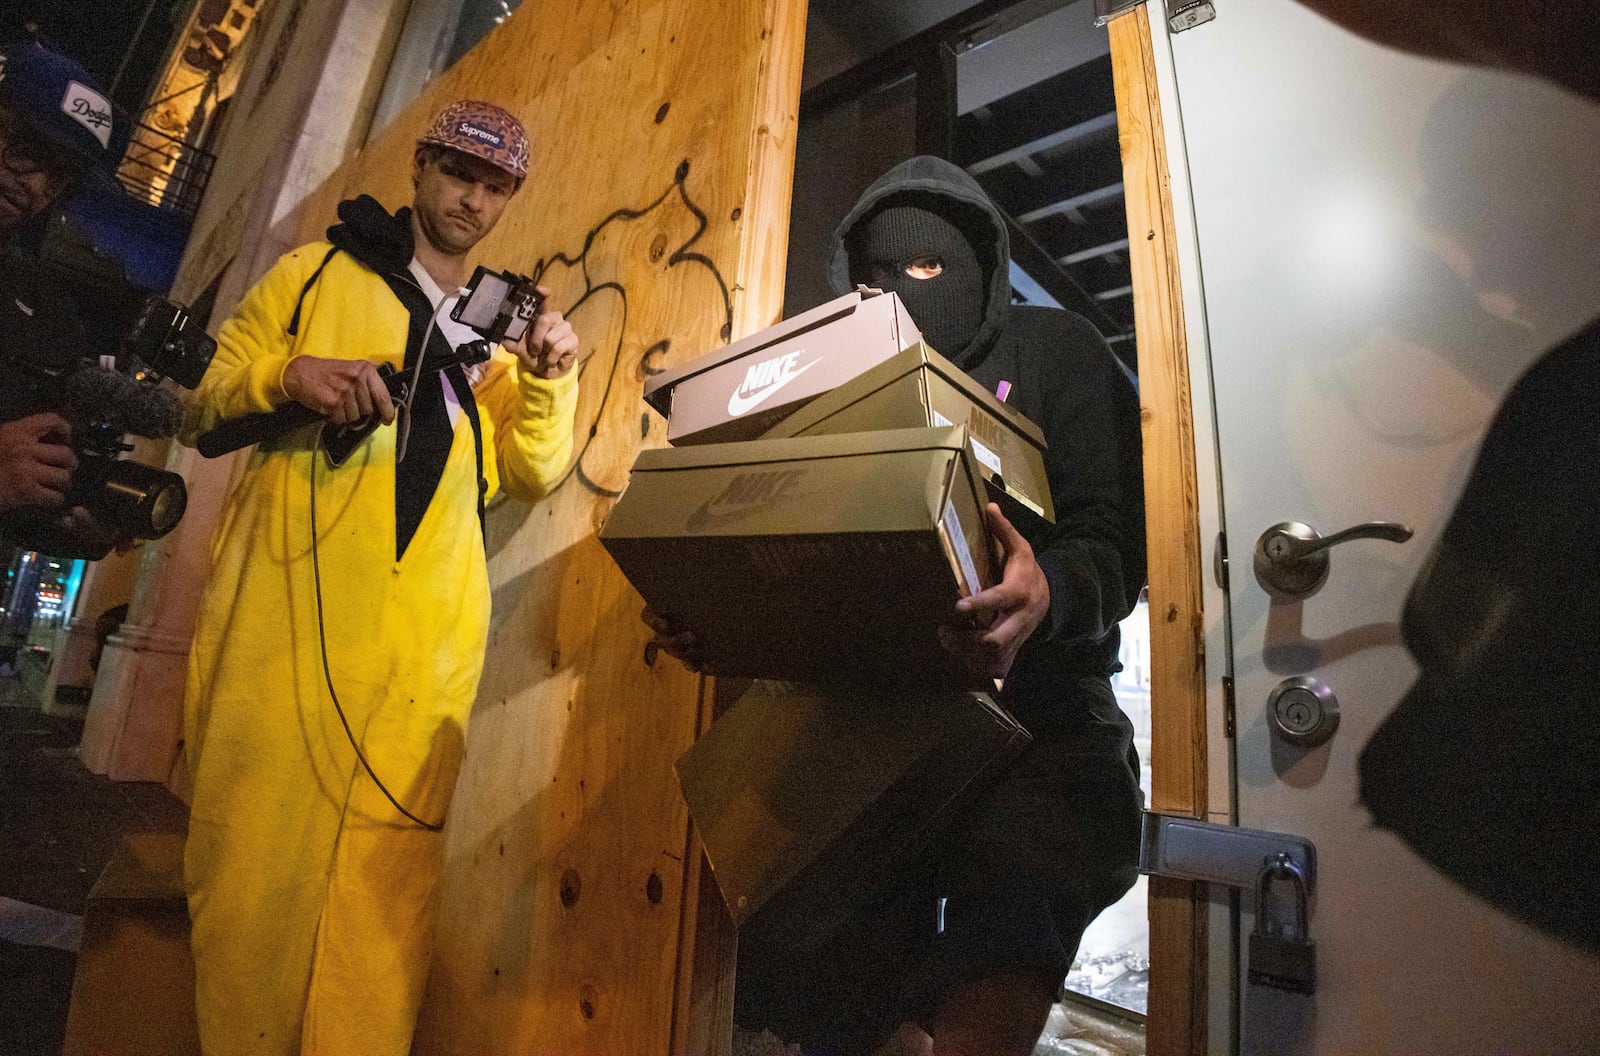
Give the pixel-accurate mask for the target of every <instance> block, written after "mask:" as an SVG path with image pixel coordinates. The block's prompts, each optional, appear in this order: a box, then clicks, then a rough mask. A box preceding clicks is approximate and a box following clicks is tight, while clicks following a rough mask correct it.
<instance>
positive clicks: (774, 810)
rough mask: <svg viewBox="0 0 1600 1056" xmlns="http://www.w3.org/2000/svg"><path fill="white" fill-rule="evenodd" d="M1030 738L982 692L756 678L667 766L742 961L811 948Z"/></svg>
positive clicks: (833, 930) (994, 776)
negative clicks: (873, 689)
mask: <svg viewBox="0 0 1600 1056" xmlns="http://www.w3.org/2000/svg"><path fill="white" fill-rule="evenodd" d="M1030 740H1031V738H1030V737H1029V735H1028V732H1027V730H1025V729H1023V728H1022V726H1021V725H1019V724H1018V723H1017V721H1016V719H1014V718H1012V717H1011V715H1010V714H1009V713H1008V712H1006V711H1005V709H1003V708H1001V707H1000V706H999V705H997V704H995V703H994V701H993V700H992V699H991V698H990V697H989V696H988V695H987V694H985V693H978V692H933V693H924V694H918V695H909V696H908V695H905V694H895V695H893V696H888V697H877V696H872V695H865V694H859V693H850V692H834V691H825V690H822V689H817V688H813V687H808V686H799V685H793V684H786V683H773V682H757V683H755V684H754V685H753V686H752V687H751V689H750V691H749V692H747V693H746V694H745V695H744V696H743V697H741V698H739V700H738V701H737V702H735V704H734V705H733V707H732V708H730V709H729V710H728V711H727V713H726V714H724V715H723V716H722V717H721V718H719V719H717V720H716V722H715V723H713V724H712V726H711V728H710V729H709V730H708V731H707V732H706V733H705V735H704V736H702V737H701V738H700V739H699V740H698V741H696V742H695V743H694V744H693V745H692V746H691V747H690V748H689V750H688V751H687V752H685V753H684V755H683V757H682V758H680V759H679V760H678V764H677V770H678V783H679V785H680V786H681V787H682V789H683V797H684V801H685V802H686V803H687V804H688V806H689V815H690V817H691V818H693V819H694V823H695V827H696V829H697V831H698V832H699V833H700V839H701V842H702V843H703V844H704V846H705V851H706V858H707V860H708V861H709V862H710V863H711V870H712V874H713V875H714V876H715V877H716V879H717V884H718V886H719V887H720V888H721V891H722V894H723V898H724V900H725V901H726V902H727V905H728V911H729V913H730V915H731V916H732V917H733V920H734V923H736V924H738V925H739V926H740V935H739V946H740V955H741V958H743V957H744V956H745V954H746V953H747V952H749V953H757V954H759V952H760V951H762V950H764V949H767V950H772V951H774V952H781V953H782V954H783V956H784V957H785V958H787V957H790V956H801V955H803V954H805V952H806V950H807V948H808V947H817V946H822V945H824V944H825V943H826V942H827V940H828V938H829V937H830V936H832V935H833V934H835V933H836V932H837V929H838V928H839V927H840V926H842V925H844V924H845V923H846V921H847V920H848V918H849V917H850V916H851V915H852V914H854V913H856V912H859V911H860V910H861V909H862V908H863V907H864V906H865V905H866V904H867V903H869V902H870V901H871V900H872V899H874V898H875V897H878V896H879V895H881V894H882V893H883V891H884V890H885V887H886V885H887V884H889V883H890V882H891V879H892V877H893V873H894V872H895V870H896V869H897V868H898V867H901V866H905V865H907V864H909V862H910V860H911V859H912V858H913V857H914V856H915V855H916V854H917V852H918V851H920V850H921V849H922V848H923V847H925V846H927V844H928V841H929V840H930V839H932V838H934V837H935V836H936V835H937V833H938V831H939V829H940V826H941V825H942V824H943V823H945V822H946V821H947V820H948V819H949V817H950V815H951V814H952V812H954V811H955V810H957V809H958V808H960V807H961V806H963V805H964V804H966V803H970V802H972V801H973V800H974V799H975V798H976V797H977V796H980V795H981V794H982V793H983V792H984V791H985V790H986V789H987V788H989V787H990V786H991V785H992V784H993V783H994V781H995V780H996V779H997V778H998V777H999V776H1000V775H1001V773H1003V771H1004V769H1005V767H1006V765H1007V764H1008V763H1009V762H1010V761H1011V760H1013V759H1014V758H1016V757H1017V755H1019V754H1020V753H1021V752H1022V750H1023V749H1024V748H1025V747H1027V745H1028V742H1029V741H1030Z"/></svg>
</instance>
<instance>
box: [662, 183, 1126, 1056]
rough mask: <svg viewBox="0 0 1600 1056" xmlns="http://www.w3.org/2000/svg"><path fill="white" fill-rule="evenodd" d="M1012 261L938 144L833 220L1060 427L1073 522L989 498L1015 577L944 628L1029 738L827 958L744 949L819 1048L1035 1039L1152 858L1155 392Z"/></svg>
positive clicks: (866, 261) (989, 380)
mask: <svg viewBox="0 0 1600 1056" xmlns="http://www.w3.org/2000/svg"><path fill="white" fill-rule="evenodd" d="M1009 264H1010V248H1009V239H1008V237H1007V234H1006V228H1005V224H1004V221H1003V220H1002V218H1001V216H1000V214H999V212H998V211H997V210H996V209H995V207H994V205H993V204H992V203H991V202H990V201H989V198H988V196H987V195H985V194H984V192H983V190H982V188H980V187H979V186H978V184H977V183H976V182H975V181H974V180H973V179H972V178H971V177H969V176H968V175H967V174H966V173H965V172H963V171H961V170H960V169H958V168H957V167H955V166H954V165H951V164H949V163H948V162H945V161H941V160H940V159H938V158H932V157H919V158H913V159H911V160H910V161H907V162H904V163H903V164H901V165H899V166H897V167H895V168H894V169H892V170H890V171H889V172H888V173H886V174H885V175H884V176H883V177H882V178H880V179H879V180H878V182H877V183H875V184H873V185H872V187H871V188H869V189H868V190H867V192H866V194H865V195H863V196H862V198H861V200H860V201H859V202H858V203H857V204H856V206H855V208H854V209H852V210H851V211H850V213H849V214H848V215H847V216H846V217H845V219H844V221H843V222H842V223H841V224H840V226H839V229H838V231H837V232H836V235H835V246H834V251H833V254H832V259H831V261H830V263H829V277H830V280H831V282H832V284H833V286H834V288H835V289H837V290H838V291H840V292H846V291H848V290H850V289H852V288H853V287H854V286H855V285H857V284H866V285H871V286H876V287H879V288H881V289H885V290H892V291H893V292H895V293H897V294H898V295H899V296H900V299H901V300H902V301H903V302H904V303H905V305H906V307H907V309H908V310H909V311H910V313H911V317H912V319H913V321H915V322H916V324H917V327H918V328H919V329H920V330H921V331H922V335H923V338H924V340H925V341H926V342H927V343H928V344H929V345H930V346H931V347H933V348H934V349H935V350H936V351H937V352H939V353H940V354H941V355H943V356H945V357H946V358H948V359H950V360H953V361H954V362H955V363H956V364H957V365H958V366H960V367H961V368H962V369H963V370H965V371H966V372H967V373H968V374H969V375H970V376H971V377H972V378H973V379H975V380H977V381H978V382H980V383H982V384H983V385H985V386H987V387H988V388H989V389H990V390H991V391H995V390H996V389H998V388H1000V387H1002V386H1004V387H1005V388H1007V389H1009V399H1008V402H1009V403H1010V404H1011V405H1012V406H1014V407H1016V408H1017V409H1018V410H1019V411H1021V412H1022V413H1023V414H1024V415H1026V416H1027V417H1028V418H1030V419H1032V420H1033V421H1034V422H1036V423H1037V424H1038V425H1039V426H1040V428H1041V429H1043V431H1044V434H1045V437H1046V440H1047V441H1048V444H1049V450H1048V452H1047V453H1046V466H1047V470H1048V475H1049V482H1050V490H1051V495H1052V499H1053V502H1054V505H1055V510H1056V522H1055V524H1054V525H1049V524H1046V523H1045V522H1043V521H1042V520H1041V521H1039V522H1037V524H1036V525H1034V526H1032V527H1028V528H1026V530H1025V532H1019V530H1018V529H1017V528H1015V527H1013V526H1012V525H1011V524H1010V523H1009V522H1008V521H1007V520H1006V519H1005V517H1004V516H1003V515H1002V514H1001V513H1000V510H999V508H998V507H996V506H992V505H991V506H990V507H989V510H988V515H989V517H990V522H991V526H992V528H993V530H994V534H995V537H996V538H997V539H998V540H999V542H1000V543H1001V544H1002V545H1003V547H1004V549H1005V553H1006V556H1005V561H1004V564H1003V577H1002V581H1001V582H1000V583H999V584H998V585H996V586H994V587H991V588H990V589H988V590H985V591H983V592H981V593H979V594H976V595H973V596H972V597H970V598H966V599H963V600H962V601H961V602H960V603H958V604H957V606H956V609H957V611H954V612H952V613H951V614H950V617H951V618H950V621H949V624H948V626H947V627H945V628H944V629H943V639H944V644H945V646H946V647H947V648H949V649H950V650H952V651H953V652H955V653H957V654H959V655H961V656H963V657H965V658H966V659H967V660H968V661H969V662H970V663H971V664H972V665H973V666H974V667H975V668H977V669H978V670H980V671H982V672H983V673H984V674H986V675H990V676H993V677H995V678H1003V679H1004V689H1003V691H1002V693H1001V695H1000V700H1001V701H1002V703H1004V704H1005V705H1006V706H1007V707H1008V708H1010V710H1011V711H1012V712H1013V713H1014V714H1015V715H1016V717H1017V718H1018V719H1019V720H1021V722H1022V723H1023V724H1024V725H1025V726H1026V727H1027V728H1028V730H1029V731H1030V732H1031V733H1032V734H1033V738H1034V741H1033V744H1032V745H1031V746H1030V747H1029V749H1028V750H1027V752H1026V753H1025V754H1024V755H1023V756H1022V757H1021V758H1020V759H1018V760H1017V761H1016V762H1015V763H1014V764H1013V765H1012V768H1011V769H1010V771H1009V772H1008V773H1007V775H1006V776H1005V777H1003V778H1002V779H1001V781H1000V782H999V784H998V785H997V786H996V787H995V788H994V789H993V790H992V791H991V792H990V793H989V794H987V795H985V796H984V797H983V798H981V799H980V800H979V801H977V802H975V803H973V804H972V805H971V806H970V808H969V809H967V810H965V811H963V813H962V815H961V817H960V818H959V819H958V820H957V821H956V822H955V823H954V824H953V825H952V826H951V828H950V829H948V830H946V831H944V832H943V833H942V834H941V835H940V837H939V838H938V839H937V841H936V844H935V846H934V847H932V848H931V849H930V851H929V852H927V853H926V854H924V855H923V856H922V857H920V858H919V859H918V860H916V861H913V862H908V863H906V867H905V869H904V870H903V871H902V872H901V874H900V880H899V883H898V885H897V887H896V889H895V890H893V891H890V892H886V893H884V895H883V897H882V898H881V899H879V900H878V901H877V902H876V903H875V904H874V906H873V908H872V910H871V911H870V912H869V913H866V914H863V917H862V919H861V920H859V921H858V922H857V923H858V926H856V927H849V928H845V929H843V933H842V934H841V937H840V938H839V939H838V940H836V945H837V948H836V949H835V950H833V951H832V952H831V954H830V955H829V956H827V957H825V958H822V959H820V960H819V962H818V963H817V964H815V965H794V964H781V965H774V964H767V963H763V964H759V965H753V964H749V963H747V962H746V961H745V960H741V963H740V966H739V968H740V972H739V987H738V991H737V994H738V997H737V1001H738V1008H737V1010H736V1017H737V1018H738V1020H739V1022H740V1024H741V1025H742V1026H744V1027H747V1028H749V1029H752V1030H758V1029H761V1028H770V1029H771V1030H772V1031H773V1032H774V1033H776V1034H778V1035H780V1036H782V1037H784V1038H786V1039H789V1040H791V1041H800V1042H802V1043H804V1044H805V1046H806V1051H807V1052H808V1054H809V1053H812V1052H818V1053H830V1054H843V1056H851V1054H855V1053H868V1052H874V1051H877V1052H882V1053H908V1054H909V1053H932V1052H935V1051H937V1052H938V1053H940V1054H941V1056H944V1054H947V1053H948V1054H965V1053H972V1054H980V1053H981V1054H983V1056H1001V1054H1006V1053H1018V1054H1026V1053H1031V1052H1032V1051H1033V1047H1034V1044H1035V1042H1036V1041H1037V1039H1038V1037H1039V1034H1040V1032H1041V1031H1042V1029H1043V1027H1044V1022H1045V1018H1046V1016H1047V1015H1048V1014H1049V1011H1050V1006H1051V1004H1052V1002H1053V1000H1054V998H1055V995H1056V994H1057V992H1058V991H1059V989H1060V986H1061V983H1062V981H1063V979H1064V978H1065V976H1066V974H1067V971H1068V970H1069V969H1070V967H1071V965H1072V959H1073V956H1074V954H1075V953H1076V951H1077V948H1078V941H1079V939H1080V938H1081V937H1082V934H1083V930H1084V928H1085V927H1086V926H1087V925H1088V923H1089V922H1090V921H1091V920H1092V919H1094V917H1095V916H1096V915H1097V914H1098V913H1099V912H1100V911H1101V910H1102V909H1104V908H1105V907H1106V906H1108V905H1110V904H1111V903H1112V902H1114V901H1116V899H1117V898H1119V897H1120V896H1121V895H1122V894H1123V893H1124V892H1125V891H1127V890H1128V888H1129V887H1130V886H1131V885H1132V883H1133V880H1134V878H1135V876H1136V874H1137V861H1138V843H1139V821H1140V809H1141V806H1142V801H1141V795H1140V791H1139V784H1138V776H1137V775H1138V757H1137V754H1136V753H1135V752H1134V750H1133V747H1132V737H1133V729H1132V726H1131V724H1130V723H1129V722H1128V719H1127V717H1126V716H1124V715H1123V714H1122V712H1121V710H1120V709H1119V708H1118V707H1117V701H1116V698H1115V696H1113V694H1112V691H1111V685H1110V680H1109V676H1110V675H1111V674H1112V673H1114V672H1115V671H1116V670H1118V663H1117V653H1118V645H1119V635H1118V628H1117V624H1118V622H1119V621H1120V620H1121V619H1122V618H1123V617H1124V616H1126V615H1127V614H1128V613H1129V612H1130V611H1131V610H1132V608H1133V606H1134V604H1135V602H1136V601H1137V599H1138V596H1139V592H1140V590H1141V588H1142V587H1143V585H1144V581H1145V540H1144V489H1143V476H1142V472H1143V471H1142V465H1141V454H1140V428H1139V405H1138V396H1137V393H1136V391H1135V387H1134V383H1133V380H1132V379H1131V378H1130V377H1129V375H1128V373H1127V372H1126V371H1125V370H1124V368H1123V367H1122V365H1121V364H1120V363H1119V362H1118V361H1117V359H1116V357H1115V356H1113V355H1112V353H1111V351H1110V349H1109V348H1108V347H1107V345H1106V342H1105V340H1104V339H1103V338H1102V337H1101V336H1100V334H1099V333H1098V332H1097V331H1096V330H1095V328H1094V327H1093V326H1092V325H1091V324H1090V323H1089V322H1088V321H1087V320H1085V319H1083V318H1082V317H1080V316H1077V315H1074V314H1072V313H1071V312H1066V311H1061V310H1058V309H1051V308H1038V307H1022V306H1016V305H1013V304H1011V284H1010V278H1009V274H1010V268H1009ZM1007 383H1009V384H1007ZM646 618H647V619H648V620H651V622H652V624H653V625H654V626H655V627H656V629H657V631H658V638H657V641H658V643H660V644H661V645H663V646H664V647H666V648H667V649H668V650H669V651H672V652H674V653H676V654H678V655H685V654H687V655H688V656H689V658H690V659H691V660H692V658H693V643H692V639H691V638H689V637H688V636H674V635H673V631H674V630H675V628H674V627H673V626H671V625H670V623H669V622H667V621H663V620H660V619H659V618H654V617H652V616H650V615H649V614H647V617H646Z"/></svg>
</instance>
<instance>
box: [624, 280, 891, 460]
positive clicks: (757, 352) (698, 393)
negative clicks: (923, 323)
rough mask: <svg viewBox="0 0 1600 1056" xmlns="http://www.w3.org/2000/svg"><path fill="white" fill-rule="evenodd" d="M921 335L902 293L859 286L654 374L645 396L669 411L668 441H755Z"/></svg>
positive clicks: (702, 442) (700, 442) (646, 384)
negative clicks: (901, 298) (756, 332)
mask: <svg viewBox="0 0 1600 1056" xmlns="http://www.w3.org/2000/svg"><path fill="white" fill-rule="evenodd" d="M920 340H921V335H920V334H919V333H918V332H917V328H916V326H915V325H914V324H913V323H912V322H911V317H910V316H909V315H908V314H907V313H906V309H905V305H903V304H901V303H900V298H898V297H896V296H895V295H894V294H892V293H889V294H885V293H879V292H878V291H876V290H868V289H864V288H863V289H858V290H856V291H854V292H852V293H847V294H845V295H844V296H843V297H837V298H835V299H833V300H831V301H829V302H828V303H827V304H823V305H819V306H818V307H816V308H813V309H811V310H810V311H808V312H802V313H801V314H799V315H797V316H795V317H794V318H793V319H785V320H784V321H783V322H781V323H779V324H778V325H776V326H772V327H768V328H767V329H766V330H763V331H761V332H760V333H758V334H752V335H751V336H750V337H747V338H744V339H743V340H741V341H735V342H734V343H733V344H731V345H728V346H727V347H725V348H720V349H718V350H717V351H715V352H713V353H711V354H710V355H708V356H702V357H700V358H699V359H696V360H694V361H693V362H690V363H686V364H684V365H683V366H681V367H677V368H675V369H673V370H669V371H666V372H665V373H662V374H658V375H656V376H655V377H653V378H651V379H649V381H647V382H646V383H645V391H644V398H645V400H646V402H648V403H649V404H650V405H651V406H652V407H654V408H655V409H656V410H658V411H660V412H661V413H662V414H664V415H666V416H667V440H668V441H669V442H670V443H672V444H707V443H720V442H726V441H731V440H753V439H755V438H756V437H759V436H761V435H762V434H763V433H764V432H766V431H767V429H769V428H770V427H771V426H772V425H773V424H774V423H776V422H778V421H780V420H782V419H783V417H784V416H785V415H788V414H789V413H791V412H792V411H794V410H795V409H796V408H797V407H800V406H803V405H804V404H805V403H806V401H808V400H811V399H814V398H815V397H816V396H817V395H819V394H820V393H824V392H827V391H828V390H830V389H832V388H835V387H836V386H838V385H840V384H843V383H844V382H846V381H849V380H850V379H851V378H854V377H855V376H856V375H858V374H860V373H861V372H862V371H865V370H869V369H871V368H872V367H873V366H875V365H876V364H878V363H881V362H883V361H884V360H885V359H888V358H889V357H891V356H893V355H894V354H895V353H897V352H899V351H900V350H901V349H903V348H905V347H907V346H908V345H912V344H915V343H916V342H918V341H920Z"/></svg>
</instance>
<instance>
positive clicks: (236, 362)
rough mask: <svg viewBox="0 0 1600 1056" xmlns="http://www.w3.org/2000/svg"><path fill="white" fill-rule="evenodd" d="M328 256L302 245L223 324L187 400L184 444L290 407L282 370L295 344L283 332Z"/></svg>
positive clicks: (318, 248) (323, 248) (323, 250)
mask: <svg viewBox="0 0 1600 1056" xmlns="http://www.w3.org/2000/svg"><path fill="white" fill-rule="evenodd" d="M326 252H327V247H326V246H321V245H311V246H302V247H301V248H300V249H297V250H295V251H294V252H292V253H289V254H286V255H285V256H283V257H282V258H280V259H279V260H278V262H277V263H276V264H274V265H273V266H272V269H271V270H270V271H268V272H267V273H266V274H265V275H263V276H262V277H261V281H259V282H257V283H256V284H255V285H254V286H253V287H251V289H250V292H249V293H246V294H245V295H244V300H242V301H240V302H239V307H238V308H237V309H235V311H234V313H233V315H231V316H230V317H229V318H228V321H227V322H225V323H223V324H222V329H221V330H219V331H218V332H217V353H216V355H215V356H214V357H213V358H212V360H211V367H210V369H208V370H207V371H206V374H205V377H204V378H203V379H201V381H200V385H199V386H198V387H197V388H196V389H195V391H194V395H193V396H191V397H190V398H189V401H188V407H187V409H186V412H185V414H184V423H183V429H182V431H181V432H180V433H179V438H180V439H181V440H182V441H183V442H184V443H186V444H191V445H192V444H193V443H194V442H195V440H196V439H197V438H198V437H199V436H200V434H202V433H204V432H206V431H207V430H209V429H211V428H212V427H214V426H215V425H216V424H217V423H218V422H220V421H221V420H222V419H224V418H237V417H239V416H241V415H245V414H255V413H259V412H265V411H270V410H272V409H273V408H275V407H277V406H278V405H280V404H282V403H286V402H288V399H289V396H288V394H287V393H285V392H284V391H283V371H284V368H285V367H287V366H288V365H289V359H290V356H291V349H292V343H293V340H294V339H293V338H291V337H290V336H289V334H288V332H287V331H288V326H289V319H290V317H291V316H292V315H293V314H294V307H295V303H296V302H297V301H298V300H299V299H300V291H301V290H303V289H304V288H305V284H306V280H307V279H309V278H310V277H311V274H312V272H314V271H315V270H316V268H317V265H318V264H320V263H321V262H322V259H323V256H324V255H325V254H326ZM315 295H316V290H315V289H313V290H312V291H311V292H310V293H309V294H308V295H307V297H306V300H307V302H308V303H307V305H306V306H305V309H304V310H303V311H302V317H303V316H304V315H305V314H306V313H307V312H309V309H310V304H309V302H310V300H311V299H312V298H313V297H314V296H315Z"/></svg>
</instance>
